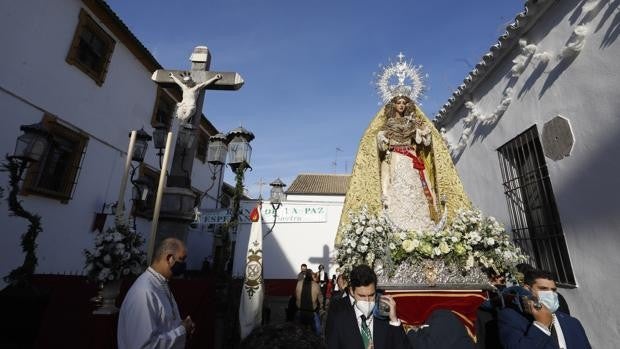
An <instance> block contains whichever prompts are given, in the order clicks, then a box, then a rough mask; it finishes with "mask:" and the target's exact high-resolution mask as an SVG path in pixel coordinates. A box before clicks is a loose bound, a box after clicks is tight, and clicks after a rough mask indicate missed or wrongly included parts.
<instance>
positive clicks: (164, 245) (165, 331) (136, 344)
mask: <svg viewBox="0 0 620 349" xmlns="http://www.w3.org/2000/svg"><path fill="white" fill-rule="evenodd" d="M186 258H187V250H186V249H185V244H183V242H182V241H181V240H178V239H175V238H168V239H164V240H162V241H161V242H160V244H159V246H158V247H157V249H156V250H155V253H154V255H153V261H152V263H151V266H150V267H148V268H147V270H146V271H145V272H144V273H142V275H140V276H139V277H138V279H136V281H135V282H134V283H133V285H132V286H131V288H130V289H129V291H128V292H127V295H126V296H125V300H124V301H123V304H122V305H121V310H120V314H119V319H118V332H117V340H118V348H119V349H134V348H162V349H163V348H166V349H167V348H185V342H186V340H187V337H188V336H189V335H191V334H192V333H193V332H194V322H193V321H192V319H191V318H190V317H189V316H187V317H186V318H185V319H184V320H182V319H181V315H180V314H179V308H178V306H177V303H176V301H175V300H174V296H173V295H172V293H171V292H170V288H169V287H168V281H169V280H170V279H171V278H172V277H173V276H177V275H181V274H183V272H185V259H186Z"/></svg>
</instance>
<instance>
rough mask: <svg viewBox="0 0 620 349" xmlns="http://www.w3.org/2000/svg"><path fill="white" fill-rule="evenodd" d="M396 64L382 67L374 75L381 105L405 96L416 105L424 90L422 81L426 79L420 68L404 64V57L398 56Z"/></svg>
mask: <svg viewBox="0 0 620 349" xmlns="http://www.w3.org/2000/svg"><path fill="white" fill-rule="evenodd" d="M396 57H398V62H391V63H390V65H388V66H384V67H382V69H383V70H382V71H381V72H380V73H378V74H376V77H377V78H376V82H375V85H376V88H377V93H378V94H379V98H381V100H382V101H383V103H388V102H389V101H390V100H391V99H392V98H394V97H396V96H407V97H409V98H411V100H412V101H414V102H415V103H416V104H419V99H420V97H422V93H423V92H424V90H425V89H426V85H425V84H424V80H425V78H426V77H427V76H426V75H423V74H422V71H421V69H422V66H421V65H414V64H413V62H411V61H410V62H406V61H405V60H404V58H405V55H404V54H403V53H402V52H401V53H399V54H398V56H396Z"/></svg>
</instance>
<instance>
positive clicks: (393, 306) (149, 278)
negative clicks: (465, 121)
mask: <svg viewBox="0 0 620 349" xmlns="http://www.w3.org/2000/svg"><path fill="white" fill-rule="evenodd" d="M186 258H187V250H186V247H185V245H184V244H183V242H182V241H180V240H177V239H174V238H170V239H165V240H163V241H162V242H161V243H160V244H159V246H158V247H157V249H156V250H155V253H154V256H153V262H152V264H151V266H149V268H147V270H146V271H145V272H144V273H143V274H142V275H141V276H140V277H139V278H138V279H137V280H136V281H135V282H134V284H133V285H132V287H131V288H130V290H129V291H128V293H127V296H126V297H125V299H124V301H123V303H122V306H121V310H120V314H119V322H118V333H117V334H118V347H119V348H120V349H124V348H184V347H185V344H186V342H187V339H188V338H189V337H191V336H192V334H193V332H194V331H195V324H194V322H193V321H192V319H191V318H190V317H188V316H186V317H183V316H182V314H180V312H179V309H178V306H177V303H176V301H175V299H174V296H173V295H172V293H171V291H170V288H169V287H168V281H169V280H170V279H171V278H172V277H173V276H176V275H179V274H182V273H183V271H184V270H185V259H186ZM521 273H522V277H521V278H520V282H519V283H517V284H514V285H510V286H509V287H507V285H506V283H505V281H504V280H503V279H502V277H501V276H500V275H497V273H493V272H490V273H489V281H490V283H491V284H492V285H493V286H494V290H495V291H494V292H492V293H491V294H490V296H489V298H488V300H487V301H486V302H484V303H483V304H482V306H481V307H480V309H479V312H478V316H477V318H478V319H477V323H476V327H477V334H476V338H475V340H474V338H472V337H471V336H470V335H469V334H468V332H467V331H466V329H465V327H464V326H463V324H462V323H461V321H460V320H459V319H458V318H457V316H456V315H455V314H454V313H453V312H452V311H450V310H449V309H436V310H435V311H433V312H432V313H431V314H430V315H429V316H428V318H427V319H426V322H425V323H424V324H422V325H420V326H404V324H403V322H402V321H401V320H400V319H399V318H398V310H397V308H398V304H397V302H396V300H395V299H394V298H393V297H392V296H390V295H389V294H384V293H383V292H382V290H380V289H378V288H377V276H376V275H375V272H374V271H373V270H372V269H371V268H370V267H369V266H367V265H358V266H356V267H354V268H353V269H352V270H351V272H350V273H349V274H348V275H343V274H341V275H338V276H336V275H332V277H331V278H330V277H329V274H327V272H326V270H325V268H324V266H323V265H320V266H319V268H318V271H317V272H316V273H315V272H313V271H312V270H311V269H309V268H308V267H307V265H305V264H302V266H301V270H300V272H299V274H298V278H297V285H296V288H295V293H294V294H293V295H292V296H291V298H290V301H289V306H288V308H287V310H286V311H287V320H288V321H287V323H286V324H269V325H264V326H261V327H258V328H256V329H255V330H254V331H253V332H252V333H251V334H250V335H249V336H248V337H246V338H245V339H244V340H243V341H242V342H241V344H240V345H241V348H295V349H304V348H329V349H349V348H351V349H354V348H355V349H360V348H362V349H369V348H372V349H388V348H394V349H400V348H402V349H408V348H412V349H420V348H422V349H425V348H435V349H441V348H456V349H459V348H505V349H526V348H527V349H530V348H536V349H538V348H539V349H558V348H563V349H568V348H570V349H573V348H577V349H580V348H591V346H590V343H589V341H588V338H587V335H586V333H585V331H584V328H583V326H582V325H581V323H580V322H579V320H577V319H576V318H574V317H572V316H571V315H569V309H568V304H567V303H566V302H565V301H564V300H563V297H561V295H560V294H559V293H558V292H557V285H556V283H555V281H554V280H553V277H552V275H551V273H549V272H547V271H544V270H538V269H535V268H533V267H531V266H527V265H522V266H521Z"/></svg>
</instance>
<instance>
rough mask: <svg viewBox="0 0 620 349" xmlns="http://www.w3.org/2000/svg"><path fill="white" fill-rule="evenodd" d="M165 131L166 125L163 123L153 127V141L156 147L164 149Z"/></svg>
mask: <svg viewBox="0 0 620 349" xmlns="http://www.w3.org/2000/svg"><path fill="white" fill-rule="evenodd" d="M167 131H168V130H167V128H166V125H164V124H161V126H157V127H155V130H153V143H154V146H155V148H156V149H164V148H165V147H166V135H167V133H168V132H167Z"/></svg>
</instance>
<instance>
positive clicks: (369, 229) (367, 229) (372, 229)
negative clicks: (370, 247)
mask: <svg viewBox="0 0 620 349" xmlns="http://www.w3.org/2000/svg"><path fill="white" fill-rule="evenodd" d="M365 230H366V232H367V233H374V232H375V228H373V227H367V228H366V229H365Z"/></svg>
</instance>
